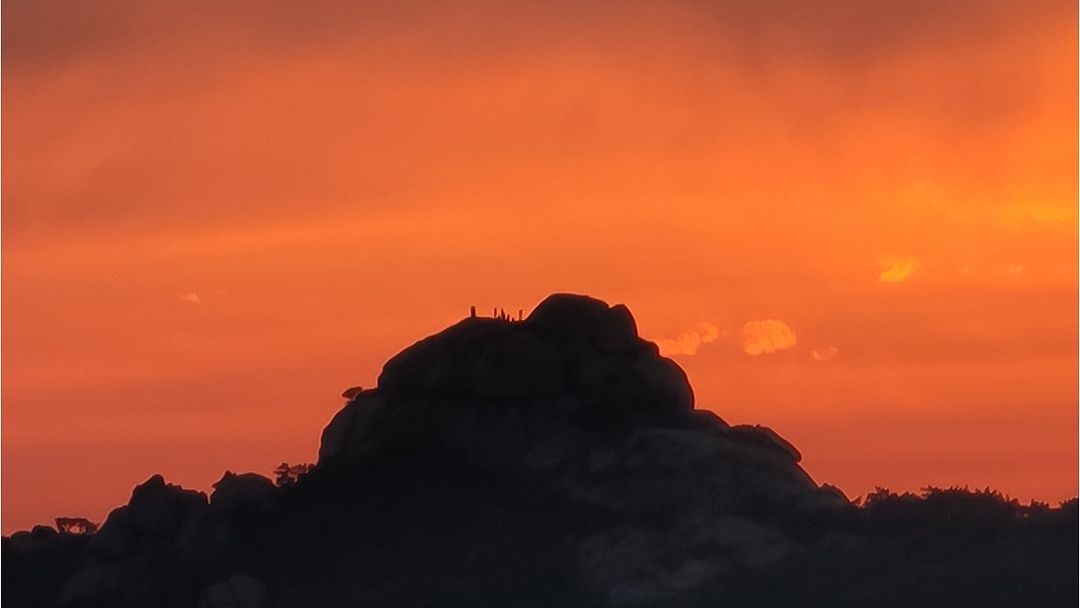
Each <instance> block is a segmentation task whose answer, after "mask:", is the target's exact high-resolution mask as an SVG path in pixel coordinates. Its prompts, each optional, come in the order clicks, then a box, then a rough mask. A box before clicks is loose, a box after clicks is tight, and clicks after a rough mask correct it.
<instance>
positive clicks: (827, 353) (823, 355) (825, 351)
mask: <svg viewBox="0 0 1080 608" xmlns="http://www.w3.org/2000/svg"><path fill="white" fill-rule="evenodd" d="M839 352H840V351H839V350H838V349H837V348H836V347H835V346H825V347H822V348H815V349H814V350H812V351H810V356H811V357H813V358H814V361H821V362H825V361H829V360H831V359H833V358H835V357H836V355H837V354H839Z"/></svg>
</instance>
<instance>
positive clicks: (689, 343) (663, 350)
mask: <svg viewBox="0 0 1080 608" xmlns="http://www.w3.org/2000/svg"><path fill="white" fill-rule="evenodd" d="M726 333H727V330H721V329H720V328H719V327H717V326H716V325H713V324H712V323H709V322H708V321H702V322H700V323H698V324H697V326H696V327H695V328H694V329H692V330H690V331H686V332H683V333H682V334H679V336H678V337H677V338H661V339H659V340H657V341H656V345H657V346H659V347H660V354H662V355H664V356H665V357H671V356H673V355H696V354H697V352H698V349H700V348H701V345H702V344H708V343H709V342H713V341H715V340H717V339H718V338H720V336H722V335H724V334H726Z"/></svg>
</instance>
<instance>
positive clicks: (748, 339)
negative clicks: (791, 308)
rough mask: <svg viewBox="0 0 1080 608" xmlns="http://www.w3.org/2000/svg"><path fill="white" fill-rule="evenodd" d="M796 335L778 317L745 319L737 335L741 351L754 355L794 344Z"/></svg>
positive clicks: (782, 348)
mask: <svg viewBox="0 0 1080 608" xmlns="http://www.w3.org/2000/svg"><path fill="white" fill-rule="evenodd" d="M798 341H799V339H798V336H796V335H795V331H794V330H792V329H791V327H790V326H789V325H788V324H787V323H784V322H783V321H781V320H779V319H763V320H760V321H747V322H746V323H744V324H743V327H742V332H741V334H740V336H739V345H740V346H742V349H743V352H745V353H746V354H748V355H751V356H756V355H762V354H772V353H775V352H777V351H781V350H784V349H787V348H791V347H792V346H795V344H796V343H797V342H798Z"/></svg>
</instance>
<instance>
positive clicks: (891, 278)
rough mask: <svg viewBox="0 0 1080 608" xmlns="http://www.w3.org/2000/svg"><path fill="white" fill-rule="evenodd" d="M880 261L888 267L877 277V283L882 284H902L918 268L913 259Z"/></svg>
mask: <svg viewBox="0 0 1080 608" xmlns="http://www.w3.org/2000/svg"><path fill="white" fill-rule="evenodd" d="M882 261H883V262H884V263H885V264H887V265H888V268H886V269H885V270H883V271H882V272H881V274H880V275H878V281H880V282H882V283H900V282H903V281H905V280H907V278H908V277H910V276H911V273H913V272H915V269H916V268H918V267H919V262H918V260H916V259H915V258H897V259H891V260H882Z"/></svg>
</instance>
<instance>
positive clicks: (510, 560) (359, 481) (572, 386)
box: [4, 295, 1076, 608]
mask: <svg viewBox="0 0 1080 608" xmlns="http://www.w3.org/2000/svg"><path fill="white" fill-rule="evenodd" d="M349 395H350V400H349V402H348V403H347V404H346V406H345V407H344V408H343V409H342V410H341V411H340V412H339V413H338V414H337V415H336V416H335V417H334V418H333V420H332V421H331V422H330V424H329V425H328V426H327V427H326V429H325V430H324V431H323V435H322V442H321V447H320V450H319V460H318V463H317V465H316V467H315V468H314V470H313V471H312V472H310V473H309V474H307V475H305V476H304V477H303V478H301V479H300V480H299V481H298V482H297V483H294V484H290V485H287V486H285V487H282V488H279V487H275V485H274V484H273V483H271V482H270V481H269V480H268V479H266V478H263V477H261V476H258V475H253V474H247V475H233V474H226V476H225V477H224V478H223V479H222V480H221V481H220V482H218V483H217V484H216V485H215V489H214V492H213V493H212V494H211V495H210V497H209V498H208V497H207V496H206V495H204V494H202V493H200V492H194V491H190V490H183V489H182V488H179V487H176V486H172V485H169V484H167V483H165V481H164V480H163V479H162V478H161V477H154V478H151V479H150V480H148V481H147V482H146V483H144V484H142V485H140V486H139V487H137V488H136V489H135V491H134V492H133V494H132V497H131V500H130V502H129V503H128V505H126V506H123V507H120V508H118V509H116V510H114V511H113V512H112V513H111V514H110V515H109V517H108V519H107V521H106V522H105V524H104V525H103V526H102V528H101V530H100V531H99V532H97V533H96V534H93V535H89V536H85V537H83V536H80V537H73V536H71V535H57V534H55V533H50V531H49V530H48V529H45V528H41V529H35V531H33V532H29V533H20V534H16V535H14V536H13V537H12V538H10V539H5V544H4V595H5V598H4V599H10V598H12V597H14V598H15V599H16V601H17V602H18V603H20V604H24V605H60V606H97V605H115V606H129V605H130V606H137V605H160V606H173V605H175V606H194V605H199V606H205V607H208V608H209V607H217V606H270V605H274V606H364V605H372V606H396V605H402V606H406V605H407V606H416V605H432V606H440V605H467V606H487V605H491V606H495V605H498V606H505V605H511V606H531V605H532V606H553V605H560V606H562V605H597V606H657V605H671V606H697V605H716V604H717V603H718V602H729V603H730V602H734V603H735V604H736V605H833V606H835V605H848V604H850V605H855V604H861V603H864V602H868V601H869V602H872V603H877V604H889V603H890V601H893V600H895V601H896V602H897V604H898V605H899V604H904V603H906V602H908V601H919V600H926V601H931V603H937V604H940V605H946V604H956V603H957V602H958V601H959V600H963V602H967V601H968V600H971V599H972V598H977V597H987V596H988V597H992V598H998V599H1000V598H1008V597H1010V595H1009V594H1010V593H1021V595H1020V596H1019V597H1022V598H1028V599H1031V598H1033V597H1041V598H1042V600H1043V603H1044V604H1045V603H1055V602H1057V601H1059V600H1060V599H1061V597H1062V596H1060V593H1059V595H1054V593H1053V592H1052V591H1051V592H1047V588H1049V587H1052V586H1053V585H1058V587H1057V588H1058V589H1059V590H1060V589H1063V587H1060V583H1062V582H1066V583H1068V582H1069V581H1072V580H1075V573H1076V568H1075V565H1076V564H1075V556H1076V551H1075V538H1076V534H1075V504H1072V506H1071V509H1072V511H1068V510H1067V509H1066V510H1054V512H1053V513H1050V514H1049V515H1046V514H1041V515H1039V514H1037V516H1036V517H1035V518H1034V519H1032V518H1031V517H1029V515H1030V513H1028V514H1027V515H1024V517H1020V516H1018V515H1016V513H1018V512H1019V511H1015V510H1014V511H1008V510H1005V511H1001V510H998V511H993V514H994V515H993V517H990V519H986V518H985V517H983V515H985V513H983V511H981V510H979V509H984V506H979V505H982V504H983V503H976V502H971V501H968V502H964V500H968V499H966V498H961V499H959V502H957V503H956V504H955V505H953V504H952V503H949V504H951V505H952V506H951V507H950V509H952V510H953V511H954V513H953V515H952V517H953V523H956V522H959V523H962V524H965V525H966V524H968V523H971V522H969V519H970V520H971V521H974V522H976V524H977V525H975V527H974V528H971V529H970V530H969V529H966V528H965V530H967V532H965V533H967V534H971V535H973V536H970V537H965V538H967V540H966V541H965V542H966V543H967V544H966V545H963V546H960V547H954V548H942V547H937V546H936V545H935V544H934V542H933V539H934V538H936V537H935V536H933V535H931V536H929V537H928V540H921V541H918V542H917V543H916V546H914V548H912V547H911V546H907V545H905V544H904V543H903V542H902V541H903V540H904V538H905V537H906V538H909V539H917V538H920V537H919V536H918V535H919V534H925V533H926V530H927V526H930V527H931V528H932V527H933V526H934V525H938V524H941V523H942V522H943V521H945V519H944V516H940V515H937V514H934V515H931V516H929V518H928V519H926V520H925V521H923V520H918V519H915V520H910V519H909V520H907V521H904V520H901V521H900V522H899V523H898V524H897V523H896V522H891V523H890V521H889V520H887V518H886V516H883V515H875V514H874V512H873V510H871V509H857V508H856V507H855V506H853V505H851V504H850V503H849V502H848V501H847V500H846V498H844V496H843V494H842V493H840V492H839V491H838V490H836V489H835V488H831V487H829V486H818V485H817V484H816V483H815V482H814V481H813V480H812V479H811V478H810V477H809V476H808V475H807V474H806V472H805V471H803V470H802V468H801V467H800V466H799V465H798V462H799V459H800V455H799V452H798V451H797V450H796V449H795V448H794V447H793V446H792V445H791V444H790V443H788V442H787V441H785V440H784V439H783V438H782V437H780V436H779V435H778V434H777V433H775V432H774V431H772V430H770V429H768V428H764V427H757V426H730V425H728V424H726V423H725V422H724V421H723V420H721V419H720V418H719V417H717V416H716V415H714V414H711V413H709V412H706V411H701V410H695V409H694V397H693V391H692V389H691V387H690V385H689V383H688V382H687V379H686V375H685V374H684V373H683V371H682V370H681V369H680V368H679V367H678V366H677V365H676V364H675V363H674V362H672V361H670V360H668V359H665V358H663V357H661V356H660V355H659V353H658V351H657V348H656V345H655V344H652V343H650V342H647V341H645V340H642V339H641V338H640V337H639V336H638V335H637V329H636V326H635V323H634V319H633V317H632V316H631V314H630V312H629V311H628V310H627V309H626V308H625V307H623V306H614V307H609V306H608V305H607V304H605V303H603V302H601V301H599V300H594V299H591V298H587V297H583V296H572V295H555V296H551V297H549V298H548V299H546V300H545V301H544V302H542V303H541V304H540V305H539V306H537V308H536V309H535V310H534V311H533V312H532V313H531V314H530V315H529V316H528V318H526V319H524V320H522V321H511V320H506V319H492V318H469V319H465V320H463V321H461V322H460V323H458V324H456V325H454V326H452V327H450V328H447V329H446V330H444V331H443V332H441V333H439V334H436V335H434V336H431V337H429V338H426V339H424V340H422V341H420V342H418V343H416V344H415V345H413V346H411V347H409V348H407V349H405V350H404V351H403V352H401V353H400V354H398V355H397V356H395V357H393V358H392V359H390V360H389V361H388V362H387V363H386V365H385V367H384V369H383V371H382V374H381V375H380V377H379V380H378V386H376V387H374V388H372V389H370V390H358V391H356V390H354V391H351V392H350V393H349ZM953 500H956V499H955V497H954V499H953ZM991 502H992V501H991ZM999 502H1000V501H999ZM878 504H879V505H889V504H892V503H889V502H888V500H884V499H883V500H882V501H881V502H880V503H878ZM897 504H899V503H897ZM930 504H931V503H930V501H929V500H924V501H923V502H920V503H919V505H920V506H918V507H916V508H914V509H912V507H911V506H910V505H906V506H903V508H902V509H901V512H903V513H916V512H918V513H922V516H923V517H924V518H925V517H926V514H925V513H923V511H925V510H926V508H928V507H926V505H930ZM995 504H996V503H995ZM956 505H959V507H957V506H956ZM972 505H976V506H975V507H973V506H972ZM976 507H977V508H976ZM957 508H959V509H960V510H959V511H957V510H956V509H957ZM904 509H908V510H907V511H905V510H904ZM919 509H922V510H923V511H919ZM965 509H966V510H965ZM879 511H881V512H882V513H886V514H888V513H891V511H888V509H885V510H881V509H879ZM999 511H1000V512H999ZM934 513H936V512H934ZM957 513H959V515H957ZM975 514H979V517H982V519H979V518H977V517H975ZM875 518H877V519H875ZM1021 519H1024V520H1025V521H1020V520H1021ZM1014 520H1015V521H1014ZM882 522H885V524H882ZM894 524H896V525H894ZM904 526H907V528H905V527H904ZM979 526H983V527H981V528H980V527H979ZM1069 526H1072V528H1071V530H1072V531H1073V532H1072V534H1071V537H1070V538H1071V539H1073V540H1071V541H1064V544H1061V541H1059V542H1058V544H1057V545H1055V544H1054V542H1052V540H1050V539H1052V538H1054V537H1055V535H1058V534H1059V533H1060V532H1061V531H1062V530H1064V531H1066V532H1068V531H1069V530H1070V528H1069ZM893 528H895V529H893ZM1013 528H1016V530H1018V531H1014V533H1013V535H1012V536H1008V535H1006V537H1003V538H999V537H998V536H997V535H995V534H990V533H989V531H992V530H998V531H1000V530H1006V529H1008V530H1012V529H1013ZM973 530H974V531H973ZM980 531H982V532H986V534H982V536H980V534H979V532H980ZM954 533H955V529H953V528H950V527H945V528H943V529H942V530H939V531H938V532H937V533H936V534H937V537H940V538H951V536H950V535H952V534H954ZM987 536H988V538H984V537H987ZM919 543H921V544H919ZM986 543H990V544H989V545H987V544H986ZM1070 543H1071V544H1070ZM894 545H895V546H894ZM908 545H910V543H908ZM898 547H899V548H898ZM988 547H989V549H988ZM988 550H989V551H991V552H992V553H993V552H1000V553H1001V554H1002V555H1009V556H1012V557H1009V558H1008V559H1005V561H1001V562H1000V563H999V562H998V561H993V563H991V564H988V565H987V566H986V567H985V568H984V570H979V571H976V572H967V573H966V574H965V573H964V572H963V570H962V569H961V568H960V567H959V566H956V565H955V564H956V563H957V560H961V561H962V560H963V559H966V558H964V557H963V556H965V555H971V554H982V553H985V552H986V551H988ZM957 551H958V552H959V553H957ZM1070 551H1071V557H1067V556H1069V555H1070ZM905 552H906V553H905ZM995 554H996V553H995ZM1017 556H1018V557H1017ZM918 560H921V562H922V563H925V562H926V561H927V560H929V561H930V562H932V563H935V564H938V565H941V564H948V565H950V566H949V567H952V568H953V569H954V570H955V572H953V571H949V572H952V574H956V575H957V576H959V578H956V576H953V575H952V574H948V575H947V576H946V577H945V578H941V577H940V576H939V573H937V572H936V571H934V570H930V571H922V570H919V569H918V568H917V567H916V563H915V562H916V561H918ZM935 560H936V561H935ZM1070 560H1072V561H1071V562H1070ZM1036 566H1037V567H1036ZM995 569H996V570H998V571H1004V572H1006V573H1007V574H1009V575H1010V576H1012V581H1013V583H1012V584H1011V586H1009V585H1006V586H1004V587H1002V584H1001V583H1000V582H997V584H996V586H995V584H994V581H995V580H997V577H996V576H989V575H987V576H985V577H984V574H986V573H988V572H991V571H994V570H995ZM913 573H918V574H917V576H916V575H915V574H913ZM957 573H959V574H957ZM998 574H1000V572H998ZM964 576H966V577H967V578H966V579H965V578H964ZM905 577H906V578H905ZM919 577H922V578H919ZM1040 577H1041V578H1040ZM983 578H986V579H987V581H989V582H988V583H986V582H983ZM905 580H906V581H908V582H907V583H902V581H905ZM898 581H901V582H898ZM950 581H953V582H950ZM956 581H960V582H956ZM911 584H914V588H912V585H911ZM988 585H989V586H988ZM959 586H967V587H970V589H968V590H967V591H966V592H964V591H963V590H960V591H957V589H958V588H959ZM1044 587H1045V588H1044ZM1070 588H1071V589H1072V590H1075V588H1076V585H1075V583H1072V584H1071V587H1070ZM1040 589H1041V591H1040ZM954 592H955V593H959V595H957V596H955V597H951V596H948V593H954ZM1040 592H1042V593H1043V595H1042V596H1038V595H1037V594H1038V593H1040ZM1069 593H1071V592H1065V596H1064V597H1065V598H1066V599H1068V598H1069ZM920 594H921V595H920ZM980 594H981V595H980ZM935 600H937V601H935ZM1014 605H1015V604H1014Z"/></svg>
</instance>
